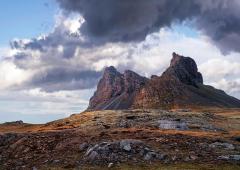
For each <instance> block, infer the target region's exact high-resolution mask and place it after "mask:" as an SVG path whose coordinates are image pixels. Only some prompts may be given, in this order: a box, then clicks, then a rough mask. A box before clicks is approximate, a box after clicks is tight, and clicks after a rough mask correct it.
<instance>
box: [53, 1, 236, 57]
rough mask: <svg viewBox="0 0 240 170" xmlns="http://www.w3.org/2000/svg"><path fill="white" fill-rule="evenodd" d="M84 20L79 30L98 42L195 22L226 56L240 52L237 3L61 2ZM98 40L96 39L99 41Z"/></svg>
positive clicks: (135, 38) (138, 37) (130, 38)
mask: <svg viewBox="0 0 240 170" xmlns="http://www.w3.org/2000/svg"><path fill="white" fill-rule="evenodd" d="M58 2H59V4H60V6H61V7H62V8H63V9H65V10H66V11H68V12H77V13H79V14H81V15H82V16H83V18H84V20H85V22H84V23H83V25H82V26H81V28H80V30H81V32H83V33H84V34H85V35H87V36H88V37H90V38H95V41H99V40H104V41H111V42H115V41H124V42H126V41H140V40H144V39H145V38H146V36H147V35H148V34H150V33H152V32H157V31H159V29H160V28H163V27H169V26H171V25H172V24H173V23H175V22H183V21H186V20H188V21H193V24H194V26H195V27H196V28H198V29H200V30H202V31H203V32H204V33H205V34H206V35H208V36H209V37H211V39H212V41H214V42H215V43H216V44H217V45H218V46H219V47H220V48H221V49H222V51H223V52H224V53H226V52H229V51H240V47H239V46H238V44H239V43H240V15H239V8H240V2H239V1H238V0H208V1H203V0H174V1H169V0H147V1H146V0H101V1H99V0H67V1H66V0H58ZM96 38H97V40H96Z"/></svg>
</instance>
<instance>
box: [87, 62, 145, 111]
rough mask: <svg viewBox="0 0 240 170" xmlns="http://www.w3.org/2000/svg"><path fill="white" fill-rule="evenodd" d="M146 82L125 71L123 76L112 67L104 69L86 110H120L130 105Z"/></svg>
mask: <svg viewBox="0 0 240 170" xmlns="http://www.w3.org/2000/svg"><path fill="white" fill-rule="evenodd" d="M146 82H147V78H145V77H142V76H140V75H138V74H137V73H135V72H133V71H130V70H126V71H125V72H124V73H123V74H122V73H120V72H118V71H117V69H116V68H114V67H113V66H110V67H106V68H105V70H104V73H103V77H102V79H101V80H100V82H99V84H98V86H97V91H96V92H95V93H94V96H93V97H92V98H91V99H90V103H89V107H88V109H90V110H91V109H99V110H104V109H118V107H121V108H122V109H124V108H128V107H129V105H131V104H132V102H133V101H132V100H133V98H134V97H133V96H134V95H135V94H136V92H137V91H139V90H140V89H141V87H142V86H143V85H145V83H146Z"/></svg>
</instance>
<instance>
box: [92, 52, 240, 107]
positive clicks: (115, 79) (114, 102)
mask: <svg viewBox="0 0 240 170" xmlns="http://www.w3.org/2000/svg"><path fill="white" fill-rule="evenodd" d="M197 107H240V101H239V100H238V99H236V98H234V97H231V96H229V95H227V94H226V93H225V92H223V91H222V90H218V89H215V88H213V87H211V86H207V85H204V84H203V77H202V74H201V73H200V72H198V68H197V64H196V62H195V61H194V60H193V59H192V58H190V57H184V56H181V55H178V54H176V53H173V55H172V59H171V63H170V66H169V68H167V69H166V71H165V72H164V73H163V74H162V75H161V76H156V75H154V76H151V79H147V78H145V77H142V76H140V75H138V74H137V73H135V72H133V71H131V70H126V71H125V72H124V73H123V74H122V73H120V72H118V71H117V70H116V68H114V67H113V66H110V67H106V69H105V71H104V74H103V77H102V79H101V80H100V82H99V84H98V86H97V91H96V92H95V93H94V96H93V97H92V98H91V99H90V102H89V107H88V110H114V109H129V108H150V109H153V108H161V109H174V108H197Z"/></svg>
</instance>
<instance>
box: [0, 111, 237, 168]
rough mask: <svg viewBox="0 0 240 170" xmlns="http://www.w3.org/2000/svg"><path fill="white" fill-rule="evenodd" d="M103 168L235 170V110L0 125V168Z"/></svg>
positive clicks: (110, 114) (99, 114)
mask: <svg viewBox="0 0 240 170" xmlns="http://www.w3.org/2000/svg"><path fill="white" fill-rule="evenodd" d="M122 144H123V145H122ZM108 167H109V168H111V169H166V170H167V169H240V109H216V108H211V109H200V110H199V109H198V110H186V109H185V110H181V109H179V110H173V111H164V110H121V111H95V112H83V113H80V114H74V115H72V116H70V117H68V118H66V119H61V120H57V121H53V122H50V123H47V124H42V125H30V124H20V125H19V124H18V125H16V124H14V123H13V124H11V123H10V124H2V125H0V169H4V170H5V169H34V170H36V169H53V170H54V169H108Z"/></svg>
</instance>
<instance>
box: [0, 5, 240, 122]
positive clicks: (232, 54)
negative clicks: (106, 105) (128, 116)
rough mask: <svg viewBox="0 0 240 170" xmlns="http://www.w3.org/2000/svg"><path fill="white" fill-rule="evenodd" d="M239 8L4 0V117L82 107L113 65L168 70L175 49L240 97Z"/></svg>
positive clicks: (35, 116) (0, 74)
mask: <svg viewBox="0 0 240 170" xmlns="http://www.w3.org/2000/svg"><path fill="white" fill-rule="evenodd" d="M239 8H240V2H239V1H238V0H211V1H210V0H209V1H201V0H184V1H183V0H175V1H167V0H148V1H145V0H132V1H129V0H103V1H101V3H99V1H98V0H78V1H76V0H68V1H66V0H22V1H15V0H1V1H0V21H1V31H0V83H1V86H0V122H6V121H15V120H23V121H24V122H28V123H45V122H49V121H52V120H55V119H59V118H63V117H66V116H69V115H71V114H73V113H80V112H81V111H83V110H85V109H86V108H87V106H88V101H89V99H90V97H91V96H92V95H93V93H94V91H95V90H96V85H97V82H98V81H99V79H100V77H101V75H102V71H103V70H104V68H105V67H106V66H110V65H113V66H115V67H116V68H117V69H119V70H120V71H124V70H125V69H131V70H133V71H136V72H137V73H139V74H141V75H144V76H146V77H150V76H151V75H152V74H157V75H161V73H162V72H163V71H164V70H165V69H166V68H167V67H168V66H169V63H170V60H171V54H172V52H177V53H179V54H181V55H184V56H189V57H192V58H194V60H195V61H196V62H197V64H198V68H199V71H200V72H201V73H202V74H203V78H204V83H205V84H208V85H212V86H214V87H216V88H219V89H223V90H224V91H225V92H227V93H228V94H230V95H232V96H234V97H236V98H239V99H240V46H239V44H240V15H239V14H240V12H239ZM143 11H144V12H143Z"/></svg>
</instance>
